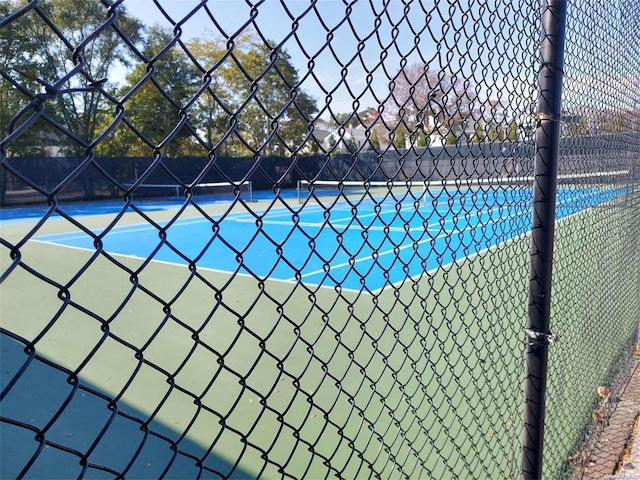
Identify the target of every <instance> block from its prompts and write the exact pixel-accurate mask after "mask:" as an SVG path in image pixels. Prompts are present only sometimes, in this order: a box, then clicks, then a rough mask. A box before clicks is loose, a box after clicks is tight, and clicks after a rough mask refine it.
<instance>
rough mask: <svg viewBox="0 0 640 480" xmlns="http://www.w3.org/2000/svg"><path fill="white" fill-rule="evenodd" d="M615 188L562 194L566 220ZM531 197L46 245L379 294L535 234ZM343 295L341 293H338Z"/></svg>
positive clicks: (511, 194)
mask: <svg viewBox="0 0 640 480" xmlns="http://www.w3.org/2000/svg"><path fill="white" fill-rule="evenodd" d="M623 193H624V192H623V191H619V190H613V189H607V190H602V189H598V190H596V189H560V190H559V192H558V200H557V203H558V214H557V217H558V218H562V217H566V216H568V215H571V214H574V213H576V212H579V211H581V210H584V209H587V208H590V207H593V206H595V205H598V204H600V203H603V202H607V201H610V200H612V199H613V198H615V197H617V196H619V195H621V194H623ZM531 207H532V192H531V190H530V189H523V188H514V189H507V190H502V189H500V190H488V191H472V190H467V191H462V192H455V193H453V192H451V193H449V194H444V193H443V194H441V195H440V196H439V197H438V198H436V199H434V200H433V201H432V200H431V199H429V201H428V202H427V203H426V204H424V203H423V204H416V202H415V201H404V202H401V203H397V202H396V201H394V200H391V199H387V200H385V201H384V202H382V203H376V202H373V201H372V200H365V201H361V202H360V203H358V204H357V205H356V206H352V205H350V204H348V203H347V202H346V201H342V202H338V203H336V204H335V205H333V207H332V208H331V209H330V210H325V208H324V207H323V206H320V205H317V204H309V205H304V206H301V205H295V204H292V209H294V211H295V213H292V212H291V211H290V210H288V209H286V208H279V209H271V210H269V211H256V212H242V213H231V214H228V215H226V216H224V217H221V218H217V219H214V221H213V222H212V221H211V220H209V219H206V218H185V219H178V220H177V221H175V222H174V223H171V224H170V225H169V226H168V227H167V225H168V224H167V223H164V224H163V223H160V224H159V227H160V228H158V227H155V226H153V225H150V224H148V223H146V224H141V225H130V226H122V227H115V228H113V229H111V230H110V231H108V232H107V233H106V234H104V235H103V232H101V231H94V232H93V235H89V234H87V233H85V232H78V231H75V232H70V233H66V234H56V235H46V236H38V237H36V238H35V240H37V241H41V242H47V243H52V244H56V245H63V246H67V247H74V248H81V249H86V250H91V251H95V250H96V246H95V245H100V244H101V245H102V248H103V249H104V250H105V251H107V252H109V253H112V254H120V255H127V256H133V257H136V258H140V259H147V258H153V260H156V261H161V262H168V263H171V264H176V265H183V266H188V265H196V266H197V268H200V269H210V270H214V271H219V272H226V273H229V274H231V273H238V274H245V275H251V276H254V277H257V278H260V279H263V280H269V279H271V280H278V281H284V282H298V281H301V282H302V283H304V284H306V285H308V286H324V287H331V288H341V289H345V290H356V291H360V290H362V289H364V290H365V291H369V292H372V293H376V292H379V291H380V290H382V289H384V288H385V287H388V286H390V285H397V284H399V283H401V282H403V281H406V279H407V277H411V278H417V277H420V276H421V275H423V274H424V273H425V272H429V271H433V270H436V269H437V268H440V267H443V266H446V265H450V264H451V263H453V262H455V261H457V260H461V259H462V258H464V257H466V256H470V255H474V254H477V253H479V252H481V251H483V250H486V249H488V248H491V247H492V246H495V245H498V244H500V243H503V242H505V241H508V240H509V239H513V238H515V237H518V236H520V235H522V234H525V233H527V232H528V231H530V230H531ZM338 286H339V287H338Z"/></svg>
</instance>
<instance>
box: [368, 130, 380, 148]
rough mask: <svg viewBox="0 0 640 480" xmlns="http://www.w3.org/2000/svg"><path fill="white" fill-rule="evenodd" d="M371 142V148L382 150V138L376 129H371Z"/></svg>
mask: <svg viewBox="0 0 640 480" xmlns="http://www.w3.org/2000/svg"><path fill="white" fill-rule="evenodd" d="M369 143H370V144H371V148H373V149H374V150H380V139H379V138H378V132H376V131H375V129H372V131H371V137H370V138H369Z"/></svg>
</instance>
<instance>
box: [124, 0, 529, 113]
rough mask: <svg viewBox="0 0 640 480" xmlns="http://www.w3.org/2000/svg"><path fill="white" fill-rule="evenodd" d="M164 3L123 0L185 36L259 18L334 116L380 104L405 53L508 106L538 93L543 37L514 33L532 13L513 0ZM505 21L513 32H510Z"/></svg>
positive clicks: (231, 31)
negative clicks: (536, 71)
mask: <svg viewBox="0 0 640 480" xmlns="http://www.w3.org/2000/svg"><path fill="white" fill-rule="evenodd" d="M159 3H160V5H161V6H162V8H163V9H164V10H165V12H164V14H163V12H161V10H160V9H159V8H158V6H157V5H156V4H155V3H154V2H153V1H152V0H125V2H124V5H125V7H126V9H127V11H128V12H129V13H130V14H132V15H133V16H135V17H138V18H140V19H141V20H142V21H143V22H144V23H145V24H146V25H154V24H157V25H161V26H164V27H166V28H167V29H169V30H173V29H174V28H175V25H176V24H180V27H179V28H180V29H181V31H182V34H181V35H182V39H183V40H185V41H188V40H190V39H193V38H195V37H201V38H210V37H212V36H213V37H233V36H235V35H237V34H238V33H239V32H241V31H243V30H244V29H246V28H247V25H249V24H251V27H252V28H253V29H255V30H257V31H258V32H259V33H260V34H262V35H263V36H264V37H265V38H267V39H268V40H270V41H273V42H274V43H275V44H280V43H282V44H283V46H284V48H285V49H286V50H287V52H288V53H289V55H290V56H291V59H292V62H293V64H294V66H295V67H296V68H297V70H298V72H299V75H300V78H301V79H302V83H301V88H302V89H303V90H305V91H306V92H307V93H309V94H311V95H312V96H313V97H315V98H316V99H317V100H318V105H319V106H320V107H322V106H323V105H329V107H330V108H331V110H332V111H333V112H334V113H340V112H352V111H354V110H357V111H360V110H362V109H364V108H367V107H373V108H377V106H378V105H379V104H380V103H381V99H383V98H385V97H386V96H387V95H388V93H389V81H390V78H392V77H393V75H394V74H395V73H396V72H397V71H398V70H399V69H400V68H401V65H402V62H403V59H406V60H404V61H406V62H407V64H408V65H411V64H413V63H421V64H427V65H428V66H429V68H430V69H432V70H436V71H445V72H447V73H452V74H455V73H458V74H460V73H462V74H463V76H464V77H467V78H470V79H471V80H472V82H473V83H474V84H475V85H478V92H479V94H480V97H481V98H495V97H497V96H500V95H504V96H505V98H503V99H501V100H502V101H503V103H504V102H507V101H510V100H509V99H508V98H506V95H507V94H509V93H510V92H511V93H513V92H516V93H515V94H516V95H530V93H529V92H524V91H522V90H526V88H527V87H528V86H529V85H530V84H531V74H532V69H531V68H529V65H528V64H527V62H529V63H531V62H532V58H531V51H530V49H531V45H530V44H531V41H530V40H531V39H533V38H535V37H537V35H536V36H533V35H532V36H531V38H529V36H527V34H526V33H525V35H520V37H517V36H515V37H514V36H513V34H514V30H519V29H521V30H523V31H525V32H526V28H527V25H525V24H523V22H526V15H523V14H521V13H520V12H519V11H518V9H517V8H518V7H517V6H516V7H513V3H512V2H511V1H510V0H502V1H501V0H494V1H483V2H475V3H474V2H471V5H469V3H467V2H445V1H438V2H436V3H434V1H432V0H351V1H350V2H348V1H345V0H317V1H312V0H263V1H259V0H209V1H197V0H159ZM459 3H461V4H459ZM205 4H206V9H205V8H204V5H205ZM199 5H200V6H201V7H200V8H199V9H198V10H197V11H196V12H195V13H194V14H193V15H192V16H191V17H189V18H187V19H186V20H184V19H185V18H186V17H187V16H188V15H189V14H190V13H191V12H192V11H193V10H194V9H195V8H196V7H198V6H199ZM509 5H512V6H511V7H510V6H509ZM496 13H497V15H496ZM211 17H213V19H212V18H211ZM523 19H524V20H523ZM505 27H507V28H508V27H511V28H510V29H509V30H507V31H505ZM496 32H497V34H496ZM516 33H517V32H516ZM492 52H493V53H492ZM527 52H528V53H527ZM505 57H513V58H510V60H511V62H510V64H512V65H514V66H516V67H518V68H516V69H514V68H513V67H509V68H506V67H505V65H504V60H505ZM508 59H509V58H508ZM310 72H312V74H311V73H310ZM505 86H506V87H507V88H505ZM501 91H502V92H501ZM354 101H355V102H356V103H355V104H354ZM322 116H323V117H326V116H327V112H324V113H323V115H322Z"/></svg>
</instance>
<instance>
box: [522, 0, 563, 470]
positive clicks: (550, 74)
mask: <svg viewBox="0 0 640 480" xmlns="http://www.w3.org/2000/svg"><path fill="white" fill-rule="evenodd" d="M566 14H567V2H566V0H543V1H542V22H541V23H542V31H541V38H540V62H541V65H540V72H539V75H538V88H539V92H538V94H539V97H538V111H537V115H538V119H537V120H538V123H537V128H536V137H535V139H536V140H535V141H536V148H535V181H534V187H533V225H532V232H531V266H530V273H529V309H528V318H527V325H526V333H527V336H526V338H527V346H526V351H525V380H524V431H523V445H522V448H523V450H522V467H521V468H522V477H523V478H525V479H540V478H542V453H543V439H544V421H545V396H546V377H547V353H548V347H549V344H550V343H551V342H552V341H553V338H554V336H553V335H552V334H551V333H550V331H549V317H550V311H551V273H552V260H553V239H554V222H555V209H556V189H557V185H556V181H557V167H558V156H559V139H560V115H561V99H562V98H561V97H562V77H563V71H562V69H563V65H564V41H565V26H566Z"/></svg>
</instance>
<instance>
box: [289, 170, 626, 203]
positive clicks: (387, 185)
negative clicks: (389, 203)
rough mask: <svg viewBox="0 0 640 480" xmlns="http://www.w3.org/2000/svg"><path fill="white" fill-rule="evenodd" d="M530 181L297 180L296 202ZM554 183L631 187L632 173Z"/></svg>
mask: <svg viewBox="0 0 640 480" xmlns="http://www.w3.org/2000/svg"><path fill="white" fill-rule="evenodd" d="M534 181H535V176H533V175H520V176H501V177H486V178H471V177H470V178H452V179H444V178H443V179H423V180H406V181H351V180H342V181H340V180H316V181H308V180H299V181H298V183H297V188H296V190H297V196H298V203H303V202H304V201H305V199H308V198H309V197H320V196H325V197H328V196H332V197H343V198H345V199H349V198H358V197H359V198H363V197H365V196H366V197H369V198H371V199H374V200H375V199H380V198H386V197H388V196H389V195H392V196H393V197H395V198H402V199H404V200H411V201H415V202H418V203H420V204H426V203H430V202H431V200H432V195H433V193H434V192H438V191H442V190H443V189H445V190H446V189H449V187H452V188H454V189H455V191H456V192H460V191H461V190H462V191H465V190H473V189H499V188H509V189H517V188H526V189H531V188H532V187H533V184H534ZM558 185H559V186H560V187H562V188H571V187H574V188H587V189H592V188H596V187H599V186H600V187H607V186H609V187H610V186H614V185H616V186H618V187H624V188H625V189H627V190H632V189H633V175H632V171H631V170H615V171H599V172H589V173H580V174H561V175H558Z"/></svg>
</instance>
